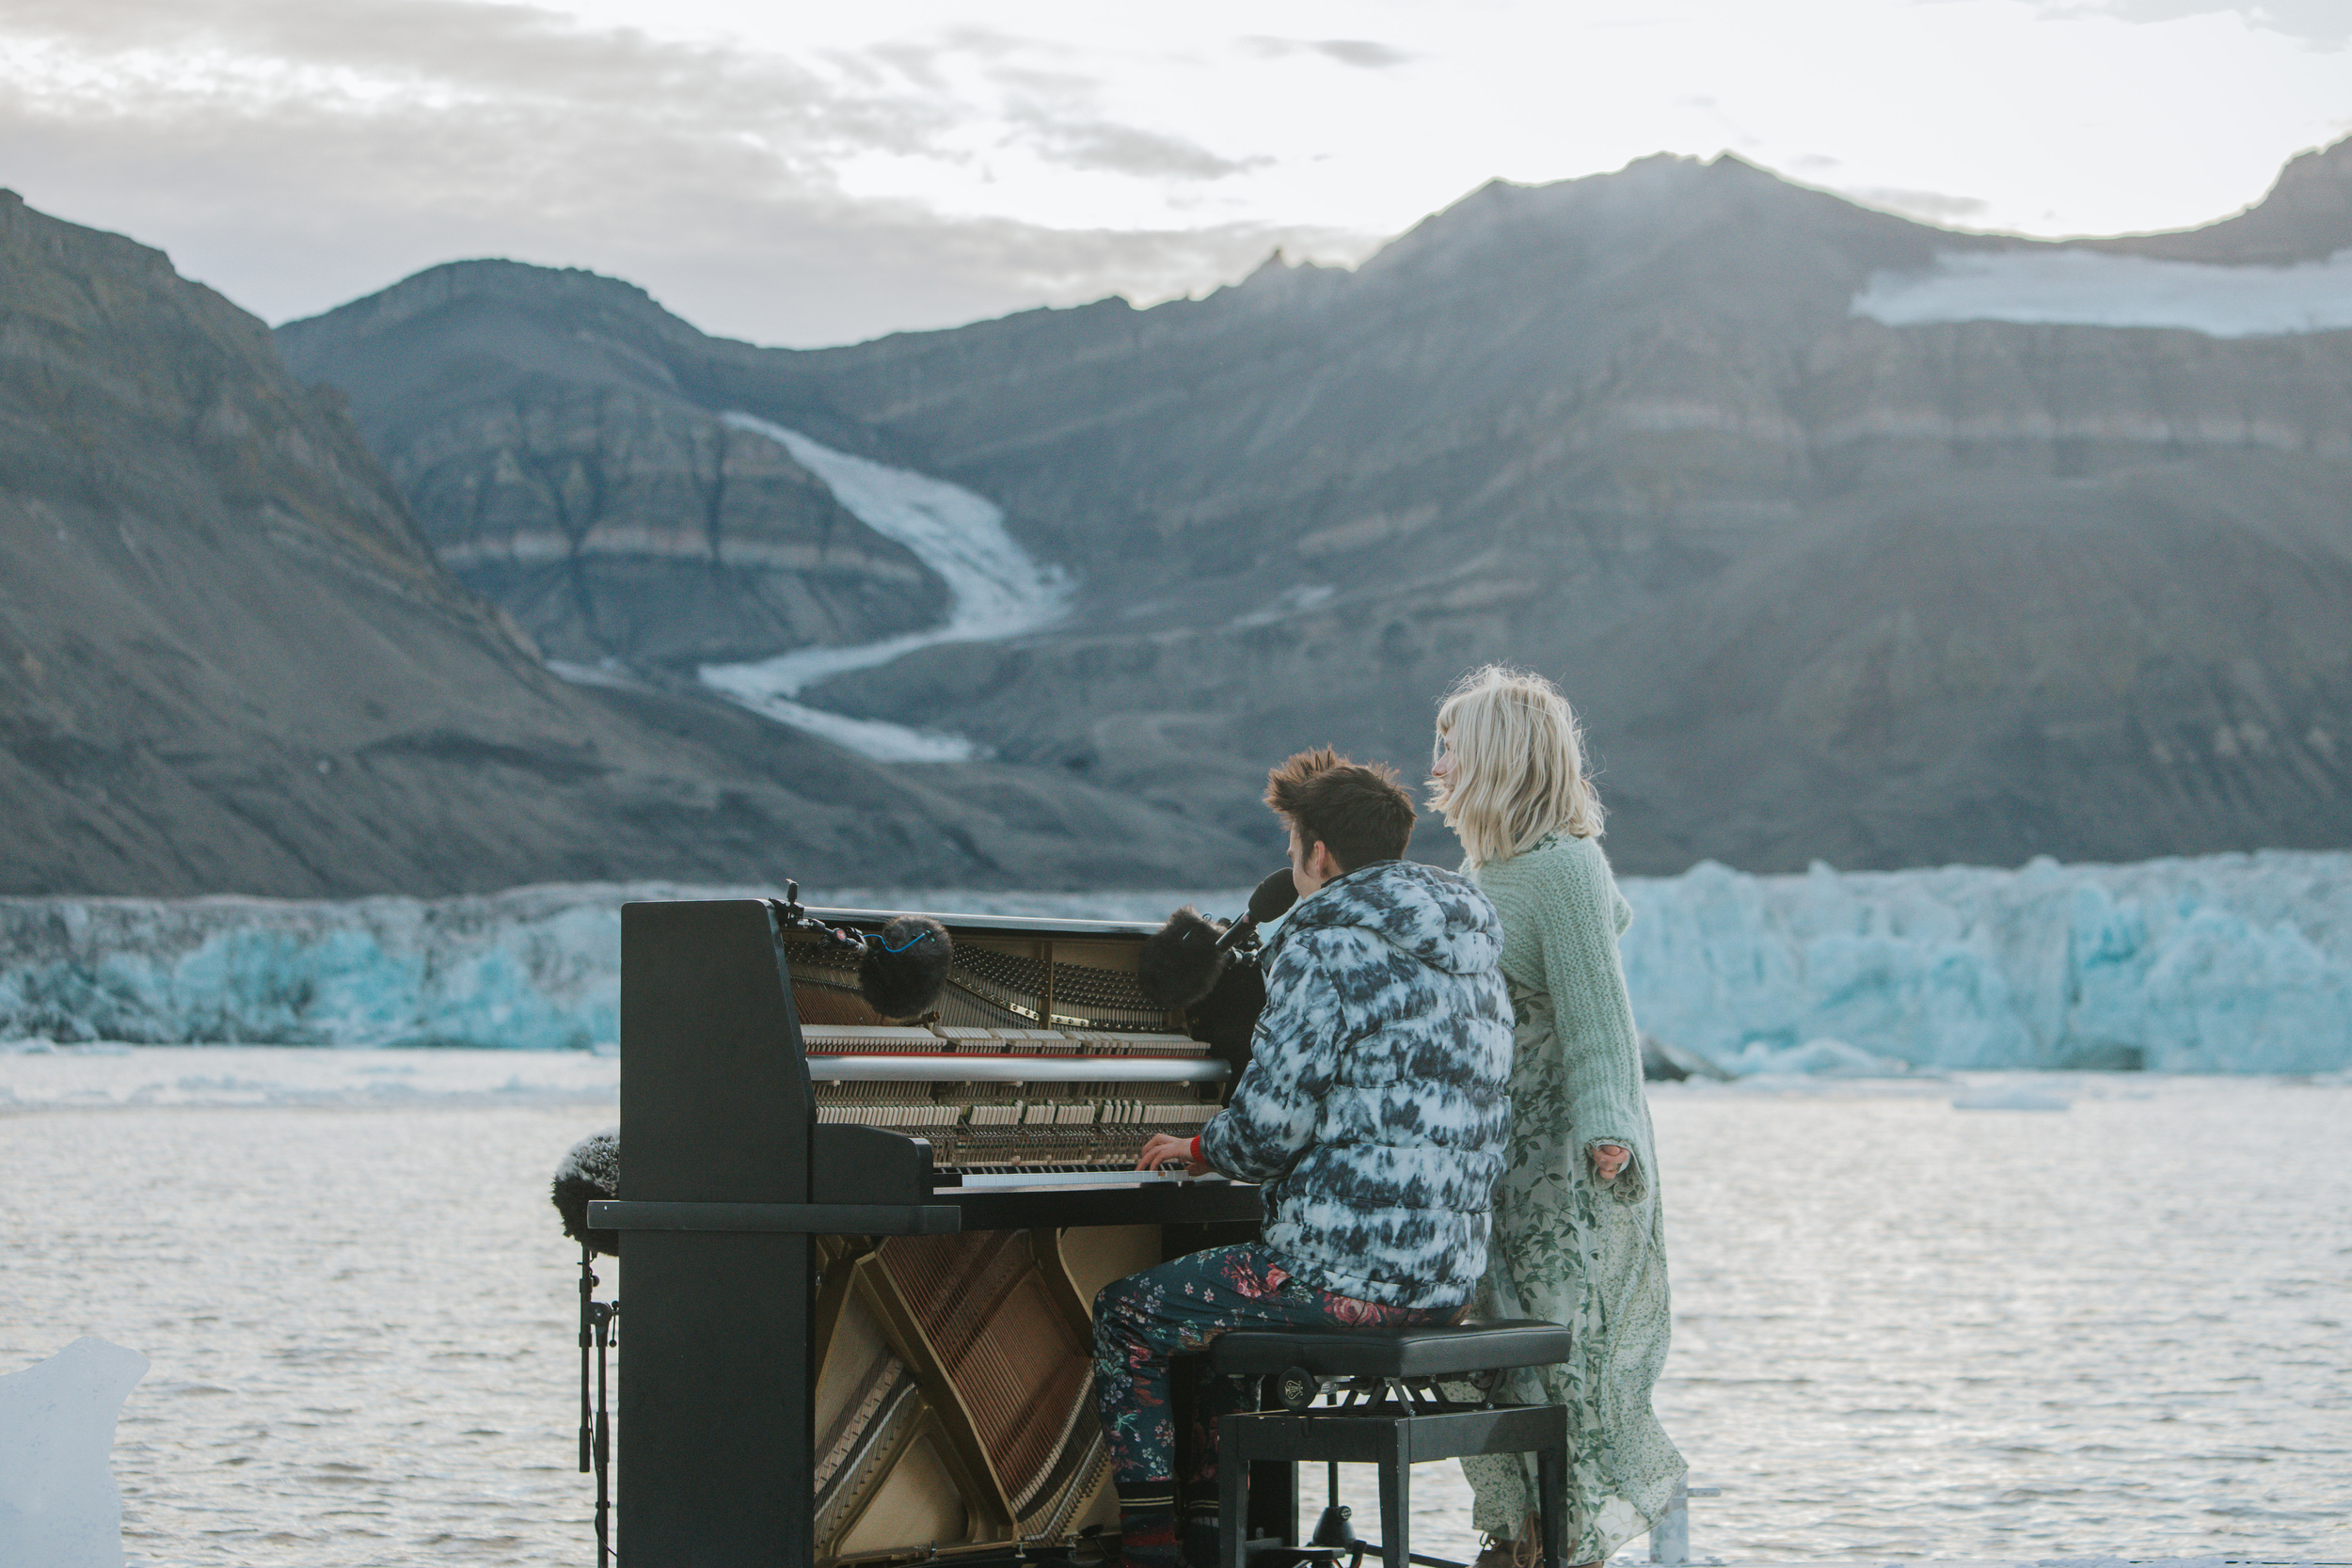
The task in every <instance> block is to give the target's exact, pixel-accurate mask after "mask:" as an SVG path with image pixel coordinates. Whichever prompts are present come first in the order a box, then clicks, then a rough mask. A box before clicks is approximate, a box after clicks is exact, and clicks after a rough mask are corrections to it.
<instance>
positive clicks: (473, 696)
mask: <svg viewBox="0 0 2352 1568" xmlns="http://www.w3.org/2000/svg"><path fill="white" fill-rule="evenodd" d="M762 472H764V473H765V475H766V476H767V477H766V479H765V481H764V482H763V483H769V484H770V485H771V486H772V487H773V489H774V490H775V491H776V492H778V493H788V494H792V495H796V496H798V497H799V500H798V502H797V503H796V504H798V505H799V506H800V508H801V511H800V513H799V514H798V515H799V516H801V517H802V518H803V520H804V521H807V523H808V526H809V527H811V528H814V529H816V530H817V531H818V532H819V533H820V534H821V532H822V531H823V530H824V529H825V528H828V527H830V528H831V529H833V530H834V535H835V537H836V538H839V537H843V536H848V535H850V530H849V529H848V528H847V527H846V526H844V525H843V524H842V522H841V520H840V519H839V518H838V517H836V516H834V515H833V514H832V510H831V508H832V503H831V500H830V498H829V497H827V496H826V495H824V494H823V493H821V492H819V491H816V490H814V489H813V488H812V486H811V485H810V483H809V482H808V481H807V479H806V477H805V476H804V475H795V474H794V473H792V472H791V471H790V470H789V469H788V468H787V467H785V466H783V465H780V464H775V463H773V462H772V461H770V462H769V463H768V466H767V467H766V468H765V469H763V470H762ZM812 519H813V520H812ZM859 547H860V548H868V547H869V546H866V545H865V544H864V543H862V542H861V543H860V544H859ZM873 553H874V558H875V559H876V560H878V561H880V560H885V559H888V558H887V557H886V556H885V555H884V554H883V553H882V552H880V551H875V552H873ZM903 567H904V563H903V562H899V563H898V568H897V569H899V570H903ZM861 592H862V591H861ZM0 797H5V799H6V800H8V816H7V823H8V826H7V832H5V833H4V834H0V892H7V893H99V894H104V893H120V894H141V895H174V894H195V893H214V892H243V893H257V894H280V895H347V894H354V893H369V892H406V893H437V892H456V891H465V890H477V889H489V888H498V887H504V886H508V885H511V884H514V883H518V882H532V881H547V880H552V879H604V878H609V877H613V876H632V877H655V876H659V877H675V878H690V879H698V880H725V881H738V882H740V881H750V880H758V879H780V878H782V877H785V876H796V877H799V878H801V879H803V880H806V881H808V882H810V883H811V884H812V885H824V884H827V883H830V884H832V885H841V884H843V883H848V882H864V883H866V884H868V885H870V884H872V883H874V882H878V881H880V882H891V881H898V882H909V881H932V882H950V883H953V882H963V883H971V882H974V881H977V882H980V883H984V884H985V883H992V882H1006V883H1026V884H1031V885H1047V886H1053V885H1070V884H1073V883H1080V882H1084V881H1086V880H1088V879H1092V878H1094V877H1097V876H1101V875H1104V874H1105V870H1106V868H1109V869H1108V874H1110V875H1113V876H1116V877H1120V878H1124V879H1134V880H1142V881H1151V880H1158V881H1162V882H1166V881H1171V880H1182V879H1186V878H1187V877H1189V876H1191V875H1193V874H1194V873H1195V871H1196V868H1197V867H1199V866H1201V865H1203V864H1209V865H1214V866H1216V868H1217V870H1216V873H1215V875H1216V877H1217V878H1218V879H1222V880H1225V881H1229V882H1231V881H1242V880H1247V879H1248V878H1250V877H1252V876H1255V875H1256V874H1258V872H1259V871H1261V870H1262V869H1263V863H1265V861H1266V860H1267V858H1268V857H1267V853H1266V851H1265V849H1264V847H1263V843H1262V842H1261V843H1259V844H1255V845H1252V844H1245V843H1242V842H1240V841H1238V840H1234V839H1232V838H1231V837H1229V836H1226V835H1222V834H1220V833H1218V832H1216V831H1215V830H1213V829H1209V828H1205V827H1200V826H1196V825H1192V824H1187V823H1185V822H1183V821H1181V820H1177V819H1173V818H1169V817H1167V816H1165V814H1162V813H1157V812H1154V811H1152V809H1151V808H1149V807H1146V806H1143V805H1139V804H1137V803H1136V802H1133V801H1131V800H1123V799H1121V798H1120V797H1118V796H1117V795H1115V794H1113V793H1111V792H1109V791H1106V790H1103V789H1100V788H1096V787H1092V786H1090V785H1089V784H1086V783H1085V782H1084V781H1081V780H1077V779H1074V778H1071V777H1068V776H1066V775H1057V774H1053V773H1048V772H1042V771H1036V770H1020V769H1010V768H1001V767H991V766H985V765H973V766H967V767H957V768H933V769H929V770H927V771H925V772H924V773H923V774H922V775H920V776H914V775H909V774H904V773H898V772H893V771H891V770H889V769H885V768H879V767H876V766H873V765H871V764H868V763H866V762H864V761H863V760H862V759H859V758H856V757H852V756H847V755H845V754H843V753H841V752H838V751H836V750H834V748H832V747H829V746H826V745H824V744H822V743H820V742H818V741H816V740H813V739H810V738H808V737H806V736H802V735H799V734H797V733H796V732H793V731H790V730H787V729H783V728H781V727H778V726H775V725H772V724H769V723H765V722H763V721H759V720H756V719H754V718H752V717H751V716H749V715H746V714H740V713H736V712H734V711H732V710H728V709H724V708H722V707H718V706H716V705H710V704H707V703H700V702H681V701H679V700H677V699H675V698H673V697H667V696H664V695H662V694H660V692H658V691H654V690H650V689H642V688H630V687H628V686H626V685H622V686H615V687H612V688H611V689H589V688H583V687H581V686H578V685H573V684H567V683H565V682H564V681H560V680H557V679H556V678H554V676H552V675H551V674H550V673H548V670H547V669H546V668H545V667H544V666H543V664H542V663H541V660H540V658H539V657H538V655H537V653H536V651H535V650H534V649H532V647H531V646H530V644H529V642H528V641H527V640H526V639H525V638H524V637H523V636H522V635H521V634H519V633H518V632H517V631H516V629H515V627H514V626H513V625H512V624H511V623H510V622H509V621H508V620H507V619H506V618H505V617H504V615H503V614H501V612H500V611H498V610H494V609H493V608H491V607H490V606H488V605H486V604H485V603H484V602H483V601H481V600H479V599H477V598H475V597H474V596H472V595H470V594H467V593H466V592H464V591H463V590H462V589H461V588H459V587H458V586H457V585H456V584H455V583H454V582H453V581H452V580H451V579H450V578H449V576H448V575H447V574H446V573H445V572H444V571H443V570H442V569H441V568H440V567H439V566H438V565H437V563H436V562H435V561H434V560H433V557H432V555H431V553H430V552H429V551H428V549H427V548H426V547H425V545H424V542H423V541H422V540H421V538H420V537H419V535H418V532H417V529H416V525H415V523H414V522H413V521H412V519H411V517H410V515H409V514H408V512H407V510H406V508H405V505H404V503H403V500H402V498H401V495H400V492H399V490H398V489H397V488H396V487H395V485H394V484H393V483H392V481H391V480H390V478H389V476H388V475H387V474H386V472H385V470H384V469H383V467H381V466H380V465H379V464H378V463H377V462H376V460H375V459H374V457H373V455H372V454H371V453H370V451H368V449H367V447H366V446H365V445H364V444H363V442H362V441H361V439H360V436H359V434H358V431H357V429H355V427H354V426H353V424H352V422H351V420H349V418H348V417H347V415H346V414H345V413H344V412H343V409H342V398H341V396H340V394H337V393H335V392H333V391H331V390H324V389H318V390H310V389H305V388H303V387H302V386H301V385H300V384H299V383H297V382H296V380H295V379H294V377H293V376H292V375H290V374H289V373H288V372H286V370H285V369H284V367H283V365H282V364H281V363H280V361H279V359H278V355H277V353H276V352H275V350H274V348H273V346H272V343H271V341H270V335H269V332H268V330H267V328H266V327H264V326H263V325H262V323H260V322H259V321H256V320H255V319H253V318H252V317H250V316H248V315H246V314H245V313H244V312H243V311H241V310H238V309H235V308H234V307H233V306H231V305H230V304H229V303H228V302H227V301H225V300H223V299H221V298H220V297H219V296H218V295H216V294H215V293H212V292H211V291H209V290H207V289H204V288H202V287H200V286H199V285H196V284H192V283H189V282H187V281H185V280H183V279H182V278H181V277H178V276H177V275H175V274H174V273H173V271H172V269H171V266H170V263H169V261H167V259H166V258H165V257H164V256H163V254H162V253H161V252H158V251H155V250H151V249H149V248H147V247H145V246H142V245H136V244H134V243H133V242H131V241H129V240H126V239H122V238H120V237H118V236H115V235H110V234H103V233H99V232H96V231H94V230H87V229H81V228H77V227H75V226H73V225H71V224H66V223H62V222H59V221H57V220H56V219H53V218H49V217H46V216H44V215H42V214H39V213H35V212H32V211H30V210H28V209H27V208H26V207H25V206H24V203H23V202H22V201H21V200H20V199H19V198H17V197H15V196H14V195H13V194H8V193H0ZM1260 836H1261V838H1262V837H1263V835H1260Z"/></svg>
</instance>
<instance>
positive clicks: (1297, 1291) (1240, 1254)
mask: <svg viewBox="0 0 2352 1568" xmlns="http://www.w3.org/2000/svg"><path fill="white" fill-rule="evenodd" d="M1460 1315H1461V1309H1460V1308H1459V1307H1382V1306H1379V1305H1377V1304H1376V1303H1374V1302H1369V1301H1358V1300H1356V1299H1355V1298H1354V1297H1353V1296H1343V1295H1337V1294H1335V1293H1333V1292H1332V1291H1318V1290H1314V1289H1312V1288H1311V1287H1310V1286H1307V1285H1303V1284H1301V1283H1299V1282H1298V1281H1297V1280H1295V1279H1293V1278H1292V1277H1291V1276H1290V1273H1289V1271H1288V1270H1286V1269H1284V1268H1283V1267H1282V1265H1281V1264H1279V1263H1278V1262H1276V1261H1275V1260H1274V1255H1273V1254H1272V1253H1270V1252H1268V1251H1267V1250H1266V1249H1265V1248H1264V1247H1263V1246H1261V1245H1259V1244H1258V1243H1255V1242H1251V1243H1246V1244H1244V1245H1241V1246H1228V1247H1216V1248H1212V1249H1211V1250H1210V1251H1207V1252H1196V1253H1194V1254H1192V1255H1191V1256H1190V1257H1188V1258H1179V1259H1175V1260H1174V1261H1173V1262H1168V1263H1162V1264H1161V1265H1160V1266H1159V1267H1158V1268H1156V1269H1146V1270H1144V1271H1143V1272H1142V1273H1141V1274H1131V1275H1128V1276H1127V1277H1126V1278H1124V1279H1114V1280H1112V1281H1111V1282H1110V1283H1109V1284H1108V1285H1105V1286H1104V1287H1103V1290H1102V1293H1101V1294H1099V1295H1097V1296H1096V1297H1095V1298H1094V1399H1095V1406H1096V1408H1097V1409H1098V1410H1099V1411H1100V1412H1101V1414H1102V1418H1103V1438H1104V1443H1105V1445H1106V1446H1107V1447H1108V1448H1109V1449H1110V1456H1111V1479H1112V1480H1113V1481H1117V1482H1119V1483H1120V1485H1122V1486H1125V1485H1133V1484H1136V1483H1139V1482H1145V1481H1174V1480H1175V1479H1176V1422H1175V1417H1174V1416H1173V1414H1172V1413H1171V1412H1170V1409H1169V1405H1168V1380H1169V1372H1170V1369H1169V1365H1168V1363H1169V1359H1170V1358H1171V1357H1173V1356H1178V1355H1188V1354H1193V1353H1196V1352H1199V1351H1201V1350H1205V1349H1206V1348H1207V1347H1208V1343H1209V1341H1210V1340H1212V1339H1214V1338H1216V1337H1217V1336H1218V1335H1220V1334H1223V1333H1225V1332H1227V1331H1228V1330H1231V1329H1236V1328H1287V1327H1294V1326H1298V1327H1311V1328H1389V1327H1412V1326H1417V1325H1419V1324H1422V1323H1452V1322H1453V1321H1454V1319H1455V1318H1457V1317H1459V1316H1460ZM1257 1382H1258V1380H1257V1379H1256V1378H1250V1377H1211V1376H1209V1375H1208V1374H1207V1370H1206V1369H1205V1367H1203V1368H1202V1369H1201V1370H1200V1371H1199V1372H1197V1373H1196V1374H1195V1385H1194V1398H1193V1400H1192V1421H1191V1429H1192V1431H1191V1437H1192V1443H1191V1449H1192V1459H1193V1463H1192V1466H1191V1474H1190V1475H1189V1476H1188V1477H1187V1478H1186V1479H1187V1480H1190V1481H1200V1482H1206V1481H1214V1480H1216V1421H1217V1418H1218V1417H1220V1416H1231V1415H1235V1414H1238V1413H1240V1412H1242V1411H1245V1410H1255V1409H1257V1408H1258V1389H1257Z"/></svg>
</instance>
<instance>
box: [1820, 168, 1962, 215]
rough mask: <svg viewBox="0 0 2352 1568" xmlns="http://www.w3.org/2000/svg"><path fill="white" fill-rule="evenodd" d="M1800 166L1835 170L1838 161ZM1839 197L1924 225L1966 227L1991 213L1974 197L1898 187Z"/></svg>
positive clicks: (1845, 192)
mask: <svg viewBox="0 0 2352 1568" xmlns="http://www.w3.org/2000/svg"><path fill="white" fill-rule="evenodd" d="M1800 163H1801V164H1802V165H1803V166H1806V167H1835V166H1836V163H1837V160H1836V159H1835V158H1817V159H1808V160H1800ZM1839 194H1841V195H1843V196H1847V197H1851V198H1852V199H1854V200H1856V201H1859V202H1861V203H1862V204H1863V205H1864V206H1866V207H1877V208H1880V209H1881V210H1883V211H1885V212H1889V213H1899V214H1902V215H1903V216H1904V217H1907V218H1918V219H1920V220H1921V221H1923V222H1926V223H1936V224H1952V223H1965V222H1967V221H1969V220H1970V219H1972V218H1981V217H1983V216H1984V215H1985V214H1987V213H1989V212H1990V211H1991V210H1992V208H1991V206H1990V204H1989V203H1987V202H1985V201H1982V200H1980V199H1979V198H1976V197H1973V196H1947V195H1946V194H1945V193H1944V192H1942V191H1913V190H1905V189H1903V188H1902V187H1900V186H1899V185H1864V186H1861V187H1858V188H1855V189H1848V190H1843V191H1841V192H1840V193H1839Z"/></svg>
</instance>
